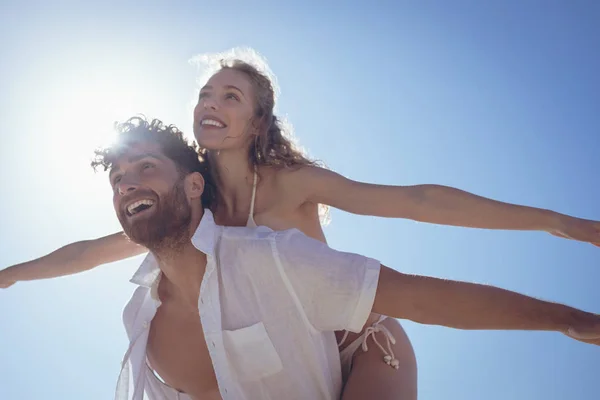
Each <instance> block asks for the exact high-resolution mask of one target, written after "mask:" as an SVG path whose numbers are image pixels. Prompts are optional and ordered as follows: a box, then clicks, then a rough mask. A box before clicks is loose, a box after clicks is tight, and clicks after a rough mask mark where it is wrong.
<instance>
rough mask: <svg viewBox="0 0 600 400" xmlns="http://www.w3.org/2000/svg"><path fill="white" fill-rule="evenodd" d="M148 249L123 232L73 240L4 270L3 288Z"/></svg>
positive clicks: (1, 274)
mask: <svg viewBox="0 0 600 400" xmlns="http://www.w3.org/2000/svg"><path fill="white" fill-rule="evenodd" d="M147 251H148V250H147V249H145V248H144V247H142V246H140V245H138V244H136V243H133V242H132V241H130V240H129V239H128V238H127V237H126V236H125V234H124V233H123V232H119V233H114V234H112V235H108V236H104V237H101V238H98V239H94V240H83V241H80V242H75V243H71V244H68V245H66V246H64V247H61V248H60V249H58V250H55V251H53V252H52V253H50V254H48V255H45V256H43V257H40V258H36V259H35V260H31V261H27V262H24V263H21V264H17V265H14V266H12V267H8V268H6V269H4V270H0V289H2V288H7V287H9V286H11V285H13V284H14V283H16V282H18V281H31V280H37V279H49V278H56V277H59V276H64V275H72V274H76V273H79V272H83V271H87V270H90V269H92V268H95V267H97V266H99V265H102V264H108V263H111V262H114V261H118V260H122V259H125V258H129V257H133V256H136V255H138V254H141V253H144V252H147Z"/></svg>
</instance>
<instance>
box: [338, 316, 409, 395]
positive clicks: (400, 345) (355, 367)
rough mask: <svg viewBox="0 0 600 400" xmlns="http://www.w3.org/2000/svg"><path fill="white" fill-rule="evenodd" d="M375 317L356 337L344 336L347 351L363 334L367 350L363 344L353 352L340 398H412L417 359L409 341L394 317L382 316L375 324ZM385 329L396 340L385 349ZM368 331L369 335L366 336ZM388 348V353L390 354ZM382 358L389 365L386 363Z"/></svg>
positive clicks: (362, 337) (386, 344)
mask: <svg viewBox="0 0 600 400" xmlns="http://www.w3.org/2000/svg"><path fill="white" fill-rule="evenodd" d="M378 317H379V316H372V318H370V320H369V322H368V324H367V325H366V326H367V328H366V329H365V330H364V331H363V332H362V335H361V336H360V337H357V335H354V336H352V337H348V338H347V339H346V340H347V345H348V349H350V350H351V349H352V347H356V343H353V342H354V340H360V341H361V342H362V341H364V338H365V336H366V346H367V348H368V351H364V347H363V346H359V347H358V350H356V351H355V352H354V354H353V356H352V367H351V369H350V374H349V376H348V378H347V380H346V385H345V387H344V392H343V394H342V400H365V399H367V400H368V399H378V400H387V399H389V400H392V399H393V400H416V399H417V362H416V358H415V353H414V351H413V348H412V345H411V343H410V340H409V339H408V336H407V335H406V332H404V329H403V328H402V326H401V325H400V323H398V321H397V320H395V319H393V318H386V319H385V320H383V321H382V322H379V323H377V321H378ZM378 325H379V326H378ZM380 325H383V327H381V326H380ZM369 328H371V329H369ZM386 329H387V331H389V333H391V335H392V336H393V338H394V339H395V341H396V343H395V344H392V343H389V345H390V348H389V349H388V342H387V340H386V337H387V335H386V333H385V330H386ZM369 331H370V332H371V334H369V335H366V334H367V333H369ZM373 336H374V337H375V339H377V342H378V343H379V344H380V345H381V346H382V347H383V349H385V352H387V353H388V354H387V355H388V357H385V356H386V354H385V353H384V352H383V351H382V350H381V349H380V348H379V346H377V344H376V343H375V341H374V338H373ZM352 344H354V346H352ZM389 350H392V352H391V353H390V351H389ZM346 356H347V354H346ZM384 357H385V358H384ZM346 358H348V357H346ZM343 359H344V357H342V360H343ZM386 360H388V361H389V362H390V364H391V365H388V364H387V363H386ZM393 360H397V361H393ZM393 365H397V366H398V368H397V369H396V368H394V367H393Z"/></svg>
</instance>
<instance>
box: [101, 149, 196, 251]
mask: <svg viewBox="0 0 600 400" xmlns="http://www.w3.org/2000/svg"><path fill="white" fill-rule="evenodd" d="M109 178H110V183H111V186H112V188H113V205H114V207H115V211H116V213H117V217H118V218H119V221H120V222H121V226H122V227H123V231H124V232H125V234H127V236H129V238H130V239H131V240H132V241H133V242H135V243H138V244H141V245H143V246H145V247H147V248H148V249H150V250H157V249H162V248H165V247H177V246H179V245H181V244H183V243H185V242H186V241H187V240H188V239H189V237H188V235H189V233H188V228H189V225H190V221H191V209H190V206H189V204H188V201H187V198H186V195H185V190H184V187H183V184H184V181H183V179H184V177H183V176H182V175H181V173H180V172H179V171H178V170H177V167H176V165H175V163H174V162H173V161H172V160H171V159H169V158H168V157H166V156H165V155H164V154H163V152H162V149H161V147H160V146H159V145H157V144H152V143H136V144H132V145H130V146H128V147H126V148H125V150H124V151H123V153H122V154H121V155H120V157H118V159H117V160H116V161H115V162H114V164H113V167H112V169H111V171H110V175H109Z"/></svg>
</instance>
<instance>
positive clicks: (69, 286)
mask: <svg viewBox="0 0 600 400" xmlns="http://www.w3.org/2000/svg"><path fill="white" fill-rule="evenodd" d="M86 3H87V2H86ZM238 3H239V4H238ZM485 3H487V4H485V5H484V4H482V2H475V1H454V2H452V4H449V2H448V3H447V2H443V1H430V2H417V1H402V2H398V3H396V4H394V5H392V2H389V3H386V2H380V3H378V4H375V3H372V5H369V6H367V3H362V4H358V3H356V4H352V3H349V2H345V3H341V2H340V3H339V5H337V6H335V7H334V6H333V5H328V6H323V5H318V3H314V4H312V3H311V2H304V3H303V5H302V6H297V7H291V6H286V5H282V4H280V3H275V2H273V3H271V4H270V3H267V2H260V1H259V2H253V3H252V5H247V4H242V3H241V2H227V3H218V2H191V1H190V2H169V3H167V2H145V3H143V5H142V3H140V4H138V5H135V4H133V3H123V2H121V3H119V4H117V3H110V2H102V4H98V5H90V4H86V5H81V4H79V3H75V2H71V3H70V2H68V1H67V2H58V3H54V4H53V5H52V6H49V5H47V4H46V3H45V2H31V1H22V2H19V3H18V4H17V2H16V1H5V2H3V3H2V6H1V8H2V10H1V11H2V12H0V51H1V54H2V62H0V87H1V88H2V89H1V90H0V124H1V126H2V129H3V133H2V140H3V143H2V145H1V146H0V178H1V181H2V182H3V185H2V187H1V188H0V195H1V198H2V210H3V212H2V215H1V221H2V224H0V268H1V267H3V266H8V265H11V264H13V263H17V262H21V261H25V260H28V259H31V258H34V257H37V256H41V255H43V254H46V253H48V252H49V251H52V250H54V249H56V248H58V247H60V246H62V245H64V244H67V243H69V242H72V241H76V240H81V239H91V238H94V237H98V236H102V235H105V234H109V233H112V232H115V231H117V230H119V225H118V221H117V219H116V218H115V216H114V212H113V210H112V206H111V201H110V196H111V194H110V190H109V186H108V183H107V182H108V181H107V177H106V176H105V175H104V174H94V173H93V172H92V170H91V168H89V166H88V165H89V159H90V157H91V150H92V148H93V147H94V145H95V144H96V143H97V141H98V140H102V139H101V137H102V135H101V134H103V133H109V132H110V131H111V128H112V122H113V121H114V120H122V119H125V118H127V117H129V116H131V115H133V114H135V113H144V114H146V115H148V116H150V117H158V118H161V119H163V120H164V121H166V122H169V123H176V124H178V125H179V126H180V127H181V128H183V129H185V130H187V131H190V127H191V112H190V107H189V101H190V99H192V98H193V97H194V96H195V95H196V93H195V83H194V80H195V75H196V71H195V70H194V68H192V67H191V66H190V65H189V64H188V63H187V61H188V59H190V58H191V57H193V56H194V55H196V54H199V53H205V52H214V51H223V50H227V49H229V48H231V47H234V46H240V45H246V46H251V47H254V48H255V49H256V50H258V51H259V52H261V53H262V54H263V55H265V56H266V57H267V58H268V60H269V62H270V66H271V68H272V69H273V71H274V72H275V74H276V75H277V77H278V80H279V84H280V86H281V87H282V95H281V98H280V102H279V110H280V112H281V113H282V114H284V115H286V116H287V117H288V118H289V119H290V120H291V122H292V123H293V124H294V126H295V130H296V135H297V137H298V138H299V140H300V143H301V144H302V145H303V146H304V147H306V148H307V149H308V150H309V151H310V153H311V155H313V156H314V157H317V158H319V159H322V160H324V161H325V162H326V163H327V164H328V165H329V166H330V167H331V168H333V169H334V170H336V171H338V172H340V173H342V174H344V175H346V176H348V177H351V178H353V179H357V180H363V181H368V182H376V183H388V184H399V185H405V184H416V183H439V184H445V185H451V186H455V187H458V188H461V189H465V190H469V191H472V192H475V193H477V194H481V195H485V196H489V197H492V198H496V199H499V200H505V201H510V202H517V203H523V204H528V205H533V206H538V207H544V208H550V209H554V210H558V211H561V212H564V213H568V214H573V215H577V216H581V217H586V218H591V219H600V211H599V206H598V204H600V190H599V189H598V187H597V184H598V177H597V164H598V154H599V153H598V151H599V150H600V133H599V127H600V78H599V76H598V73H597V71H600V25H599V24H598V23H597V21H598V20H600V3H596V2H593V1H574V2H570V4H568V3H567V2H560V1H541V0H539V1H533V0H527V1H524V2H517V1H507V2H485ZM492 3H494V4H492ZM227 8H230V9H231V10H232V11H227ZM326 234H327V237H328V239H329V242H330V244H331V245H332V246H333V247H335V248H338V249H342V250H351V251H355V252H359V253H362V254H366V255H369V256H372V257H377V258H379V259H381V260H382V262H384V263H386V264H388V265H391V266H393V267H394V268H397V269H399V270H401V271H406V272H411V273H418V274H425V275H433V276H441V277H447V278H452V279H460V280H468V281H475V282H483V283H490V284H494V285H498V286H501V287H505V288H509V289H512V290H517V291H521V292H524V293H527V294H530V295H534V296H538V297H542V298H546V299H551V300H556V301H560V302H564V303H567V304H570V305H573V306H577V307H580V308H583V309H586V310H590V311H596V312H599V311H600V294H599V293H600V292H599V291H598V289H597V282H598V281H599V279H600V265H599V264H600V262H599V261H600V249H598V248H594V247H592V246H590V245H585V244H581V243H576V242H570V241H566V240H561V239H558V238H554V237H552V236H550V235H548V234H544V233H539V232H537V233H536V232H498V231H495V232H492V231H479V230H468V229H459V228H449V227H441V226H432V225H425V224H417V223H414V222H411V221H403V220H391V219H376V218H369V217H361V216H353V215H347V214H344V213H342V212H339V211H335V210H334V211H333V213H332V222H331V224H330V225H329V226H328V227H327V228H326ZM139 261H140V258H136V259H133V260H128V261H123V262H118V263H114V264H111V265H108V266H103V267H100V268H97V269H96V270H94V271H90V272H87V273H83V274H80V275H79V276H72V277H67V278H61V279H55V280H50V281H40V282H33V283H25V284H18V285H16V286H15V287H13V288H11V289H9V290H7V291H2V292H0V316H1V318H2V322H1V329H0V346H1V347H0V349H1V357H0V377H1V378H0V382H1V384H0V398H2V399H47V400H50V399H79V398H85V399H89V400H94V399H107V398H110V396H112V393H113V390H114V387H115V382H116V377H117V374H118V372H119V363H120V361H121V358H122V356H123V354H124V352H125V350H126V346H127V342H126V338H125V333H124V330H123V328H122V324H121V311H122V308H123V306H124V304H125V303H126V301H127V300H128V299H129V296H130V295H131V293H132V290H133V288H134V287H133V285H132V284H130V283H128V279H129V277H130V276H131V275H132V274H133V272H134V270H135V268H136V265H137V263H139ZM403 325H404V326H405V328H406V329H407V331H408V333H409V336H410V338H411V340H412V342H413V345H414V347H415V349H416V352H417V358H418V362H419V373H420V376H419V391H420V398H421V399H424V400H428V399H432V400H433V399H439V398H446V399H465V400H471V399H473V400H474V399H481V398H485V399H488V400H496V399H498V400H500V399H502V400H504V399H528V400H538V399H539V400H541V399H544V400H547V399H567V398H569V399H592V398H596V397H597V387H598V386H597V378H598V371H599V370H600V350H599V349H598V348H594V347H591V346H587V345H584V344H580V343H578V342H574V341H570V340H568V339H567V338H566V337H562V336H561V335H559V334H553V333H521V332H510V333H507V332H463V331H457V330H451V329H445V328H436V327H428V326H421V325H417V324H413V323H409V322H404V323H403Z"/></svg>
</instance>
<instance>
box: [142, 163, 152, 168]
mask: <svg viewBox="0 0 600 400" xmlns="http://www.w3.org/2000/svg"><path fill="white" fill-rule="evenodd" d="M153 167H154V165H153V164H150V163H145V164H144V165H142V169H148V168H153Z"/></svg>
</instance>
